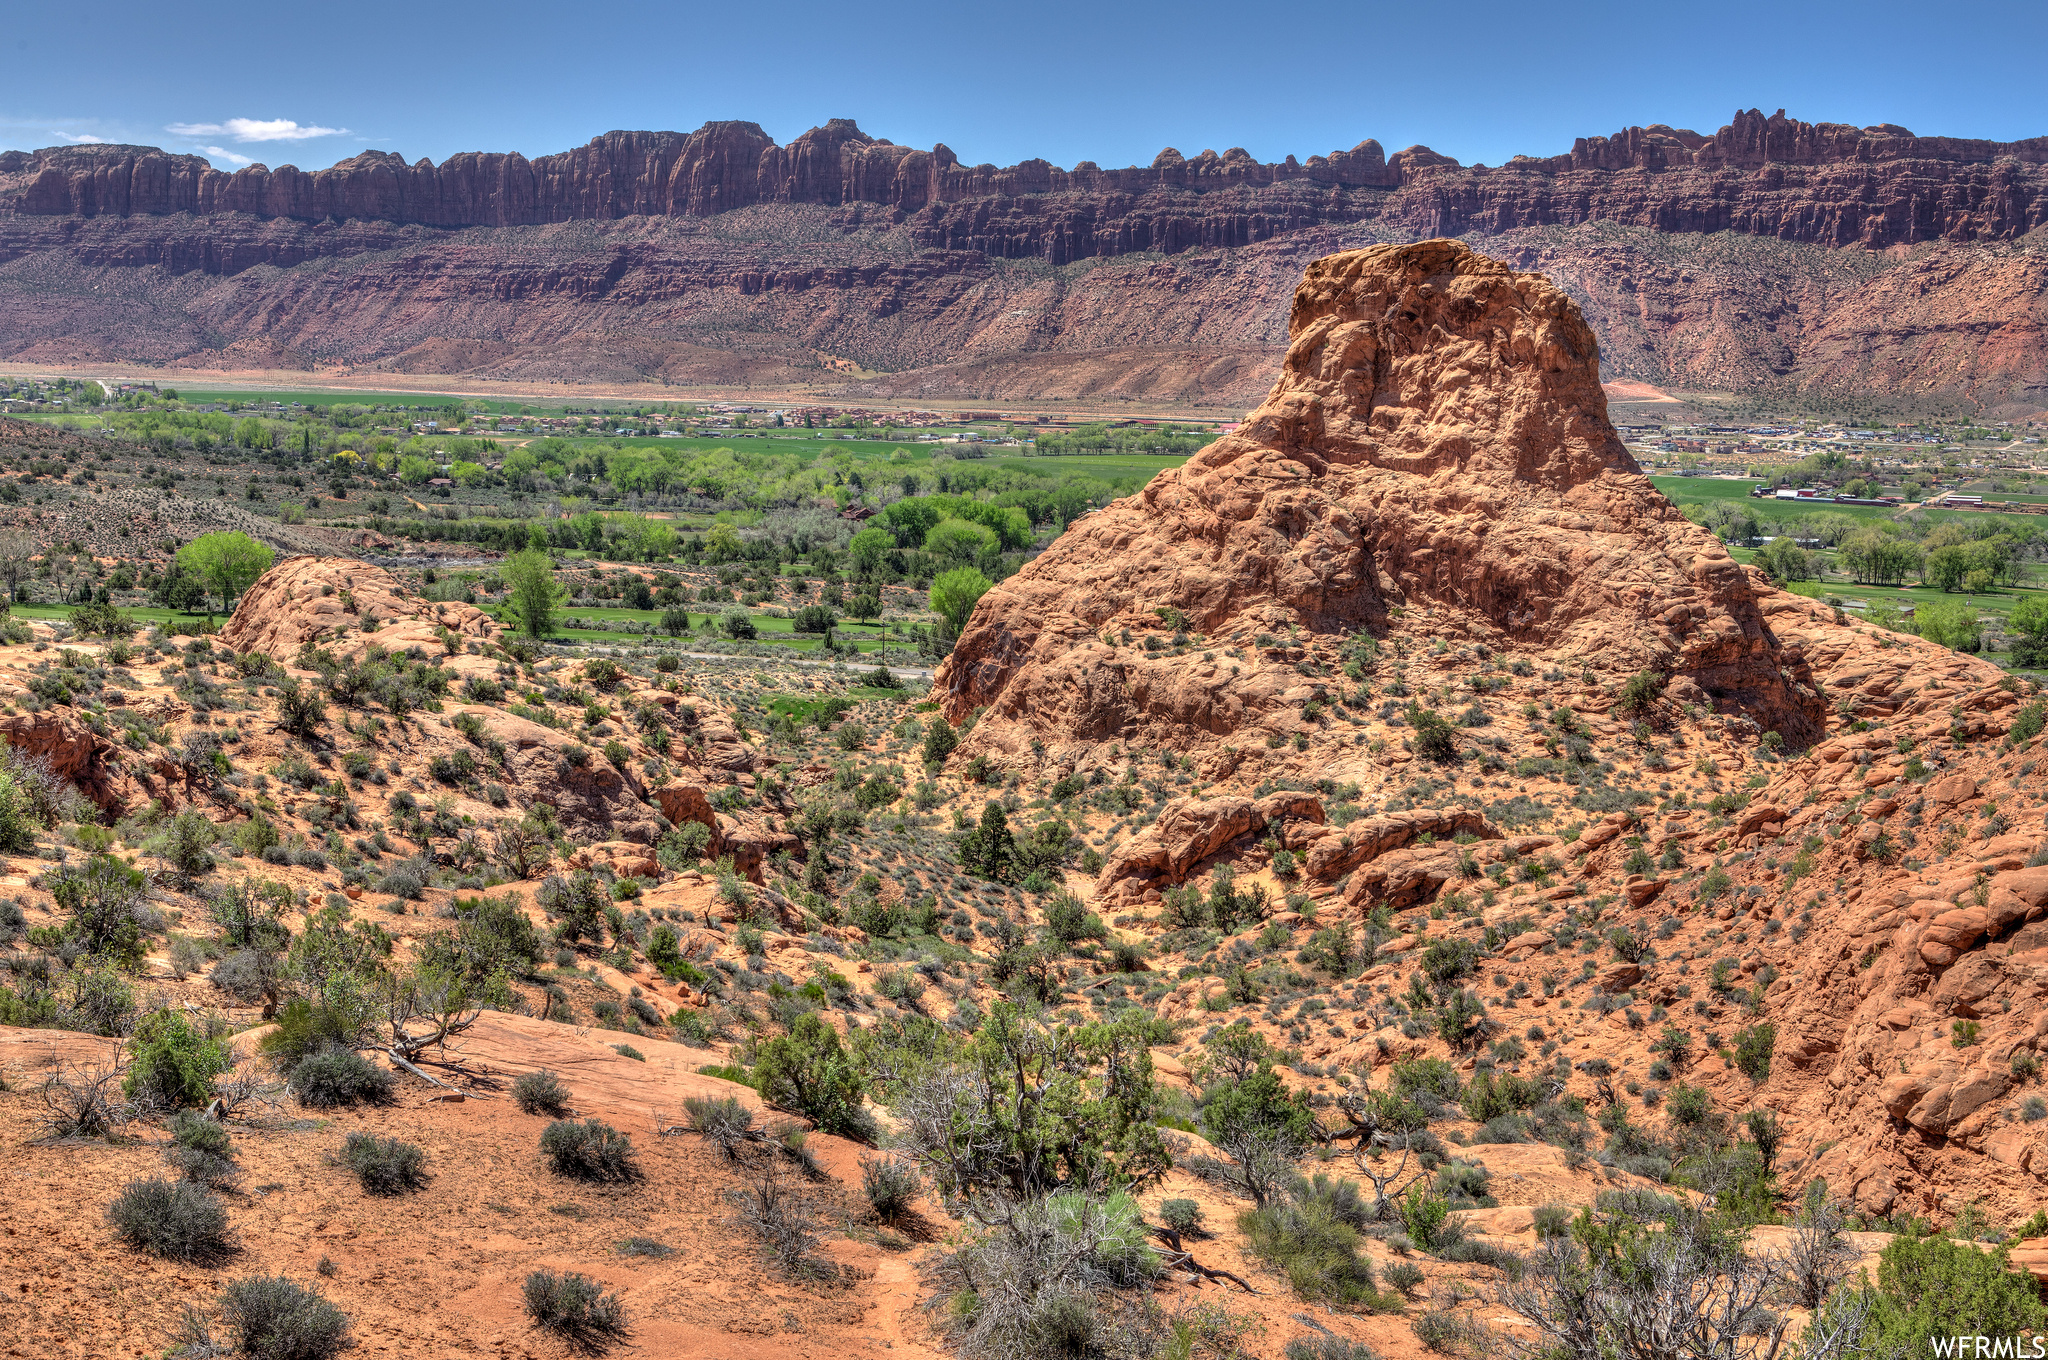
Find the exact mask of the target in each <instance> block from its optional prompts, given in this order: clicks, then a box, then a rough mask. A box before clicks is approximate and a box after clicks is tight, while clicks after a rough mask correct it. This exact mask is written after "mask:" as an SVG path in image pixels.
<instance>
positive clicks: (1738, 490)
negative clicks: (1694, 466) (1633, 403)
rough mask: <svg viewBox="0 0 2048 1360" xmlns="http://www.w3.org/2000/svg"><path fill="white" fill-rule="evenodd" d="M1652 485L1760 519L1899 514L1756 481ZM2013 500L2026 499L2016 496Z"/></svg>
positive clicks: (1952, 513) (1674, 497) (1965, 513)
mask: <svg viewBox="0 0 2048 1360" xmlns="http://www.w3.org/2000/svg"><path fill="white" fill-rule="evenodd" d="M1650 485H1652V486H1654V487H1656V488H1657V489H1658V490H1659V491H1661V492H1663V493H1664V494H1665V496H1666V497H1668V498H1669V499H1670V501H1671V503H1672V504H1673V505H1680V506H1682V505H1685V504H1686V503H1687V502H1695V503H1699V504H1707V503H1710V502H1713V501H1739V502H1741V503H1742V505H1743V506H1744V507H1745V508H1747V509H1748V511H1749V513H1750V514H1751V515H1753V516H1755V517H1756V519H1757V520H1758V521H1759V522H1765V521H1783V520H1795V519H1804V518H1806V517H1807V516H1808V515H1847V516H1849V517H1850V518H1851V519H1859V520H1864V521H1866V522H1869V523H1876V522H1878V521H1880V520H1887V519H1890V518H1892V517H1893V516H1894V515H1896V514H1898V513H1899V512H1898V511H1897V510H1896V509H1891V510H1888V509H1886V508H1885V507H1883V506H1881V505H1836V504H1834V503H1833V502H1831V501H1824V502H1821V503H1819V504H1816V503H1814V502H1812V501H1781V500H1776V499H1752V498H1751V497H1750V494H1749V489H1750V488H1751V487H1753V486H1756V485H1757V483H1756V482H1753V481H1731V480H1725V479H1722V478H1717V477H1652V478H1651V479H1650ZM2012 499H2014V500H2020V499H2024V498H2023V497H2018V496H2015V497H2013V498H2012ZM2043 499H2048V498H2043ZM1913 513H1915V514H1918V515H1925V516H1927V518H1928V519H1930V520H1937V521H1938V520H1944V519H1956V518H1959V517H1977V516H1981V514H1982V512H1981V511H1973V510H1916V511H1914V512H1913Z"/></svg>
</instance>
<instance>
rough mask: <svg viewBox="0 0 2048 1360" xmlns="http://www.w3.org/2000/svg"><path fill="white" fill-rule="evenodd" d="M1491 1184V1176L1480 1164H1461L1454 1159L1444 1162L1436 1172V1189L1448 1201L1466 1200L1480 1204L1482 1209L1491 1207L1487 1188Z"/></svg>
mask: <svg viewBox="0 0 2048 1360" xmlns="http://www.w3.org/2000/svg"><path fill="white" fill-rule="evenodd" d="M1492 1182H1493V1175H1492V1173H1491V1172H1489V1171H1488V1170H1487V1169H1486V1167H1485V1165H1484V1164H1483V1163H1480V1162H1461V1161H1457V1160H1455V1159H1453V1160H1451V1161H1448V1162H1445V1163H1444V1164H1443V1165H1442V1166H1440V1167H1438V1168H1437V1171H1436V1184H1437V1189H1439V1190H1441V1191H1443V1193H1444V1194H1445V1196H1447V1197H1448V1198H1450V1199H1454V1200H1456V1199H1468V1200H1472V1201H1474V1202H1475V1203H1480V1204H1481V1207H1482V1208H1487V1207H1491V1205H1492V1201H1491V1200H1490V1199H1489V1198H1488V1197H1487V1193H1486V1192H1487V1188H1488V1187H1489V1186H1490V1185H1491V1184H1492Z"/></svg>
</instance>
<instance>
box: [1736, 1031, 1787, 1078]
mask: <svg viewBox="0 0 2048 1360" xmlns="http://www.w3.org/2000/svg"><path fill="white" fill-rule="evenodd" d="M1777 1045H1778V1027H1777V1026H1776V1025H1773V1024H1771V1023H1770V1022H1769V1021H1759V1022H1758V1023H1756V1024H1754V1025H1750V1026H1749V1027H1747V1028H1746V1029H1739V1030H1737V1031H1735V1065H1736V1066H1737V1067H1739V1068H1741V1069H1742V1074H1743V1075H1744V1076H1746V1077H1748V1078H1749V1079H1750V1080H1751V1081H1753V1082H1759V1083H1761V1082H1762V1081H1763V1079H1764V1078H1765V1077H1768V1076H1769V1075H1771V1052H1772V1050H1773V1049H1775V1048H1776V1047H1777Z"/></svg>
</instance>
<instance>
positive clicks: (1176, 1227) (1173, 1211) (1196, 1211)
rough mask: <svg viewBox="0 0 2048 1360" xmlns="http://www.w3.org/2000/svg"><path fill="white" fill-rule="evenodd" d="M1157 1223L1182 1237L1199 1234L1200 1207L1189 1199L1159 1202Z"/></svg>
mask: <svg viewBox="0 0 2048 1360" xmlns="http://www.w3.org/2000/svg"><path fill="white" fill-rule="evenodd" d="M1159 1221H1160V1222H1161V1223H1164V1224H1165V1225H1166V1226H1167V1227H1169V1228H1171V1229H1173V1231H1175V1232H1177V1233H1180V1234H1181V1235H1182V1236H1187V1235H1188V1234H1190V1233H1195V1232H1199V1231H1201V1227H1202V1206H1201V1205H1199V1204H1197V1203H1196V1202H1195V1201H1193V1200H1191V1199H1168V1200H1161V1201H1160V1202H1159Z"/></svg>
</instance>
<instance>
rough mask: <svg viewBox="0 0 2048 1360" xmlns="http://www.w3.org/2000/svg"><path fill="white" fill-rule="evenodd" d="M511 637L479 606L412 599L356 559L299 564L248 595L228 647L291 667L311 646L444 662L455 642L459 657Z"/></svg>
mask: <svg viewBox="0 0 2048 1360" xmlns="http://www.w3.org/2000/svg"><path fill="white" fill-rule="evenodd" d="M503 631H504V630H503V629H501V628H500V627H499V626H498V624H497V622H496V620H494V619H492V618H491V616H490V615H488V614H486V613H484V612H483V610H481V609H478V608H477V607H476V606H475V605H472V604H462V603H460V602H453V603H450V602H437V601H433V600H422V599H416V598H410V597H408V596H406V595H405V594H403V593H402V591H401V589H400V587H399V584H398V582H397V580H396V579H395V578H394V577H393V576H392V575H391V573H390V572H387V571H385V570H384V569H383V568H382V567H371V566H365V565H364V564H363V563H361V562H358V561H356V560H355V559H353V558H348V557H293V558H287V559H286V560H285V561H283V562H280V563H278V564H277V565H276V566H274V567H272V568H271V569H270V570H269V571H267V572H265V573H263V575H262V577H261V578H260V579H258V580H257V582H256V583H255V584H254V585H252V586H250V587H249V589H248V590H247V591H245V592H244V593H243V595H242V598H241V600H240V601H239V602H237V604H236V605H235V612H234V616H233V617H232V618H230V619H229V620H228V621H227V623H226V624H225V625H224V626H223V627H222V628H221V630H220V640H221V641H222V642H223V643H224V644H226V645H227V646H229V647H232V648H234V649H235V650H236V651H238V652H252V651H253V652H261V653H263V654H264V655H265V656H271V657H275V658H277V659H278V660H279V661H282V662H289V661H290V660H291V659H292V658H293V657H294V656H296V655H297V654H298V650H299V648H300V647H301V646H303V645H305V644H307V643H315V644H317V645H319V646H322V647H325V648H327V649H328V650H329V651H331V652H333V653H334V654H335V655H336V656H339V657H347V656H352V655H360V654H361V653H363V652H366V651H368V650H369V649H370V648H372V647H382V648H383V649H384V650H385V651H387V652H402V651H404V650H405V649H406V648H408V647H419V648H422V649H423V650H426V651H429V652H432V653H434V654H435V655H439V654H441V653H442V652H443V651H444V650H446V649H447V641H446V640H447V639H449V638H453V639H454V640H455V642H456V647H457V650H459V649H460V648H461V646H462V644H465V643H471V642H480V643H490V642H495V641H496V640H497V638H498V635H499V634H500V633H502V632H503Z"/></svg>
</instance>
